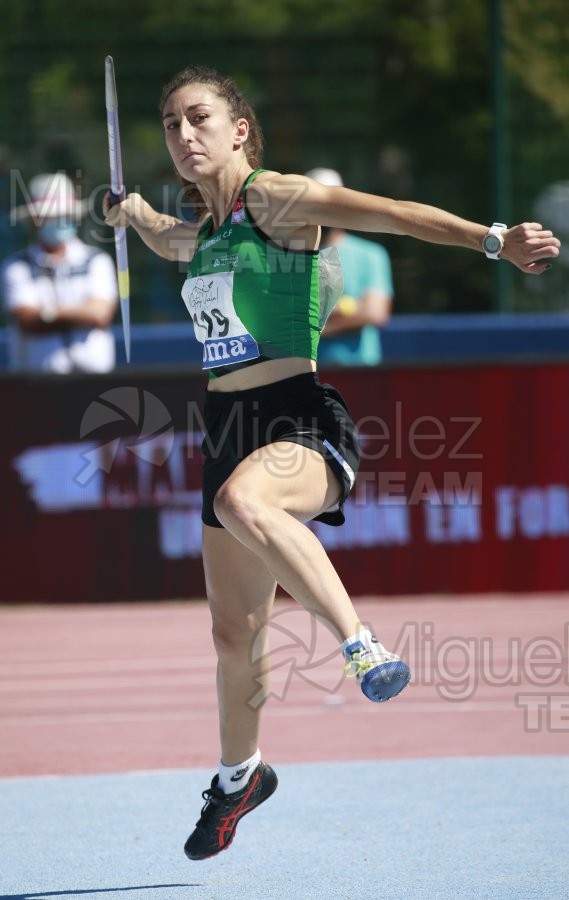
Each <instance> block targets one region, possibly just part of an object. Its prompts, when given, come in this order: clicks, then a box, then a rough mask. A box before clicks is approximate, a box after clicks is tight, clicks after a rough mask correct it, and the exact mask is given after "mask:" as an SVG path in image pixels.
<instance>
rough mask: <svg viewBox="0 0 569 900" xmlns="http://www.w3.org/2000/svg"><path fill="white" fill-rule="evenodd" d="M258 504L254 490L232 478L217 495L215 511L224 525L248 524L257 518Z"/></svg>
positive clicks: (214, 505)
mask: <svg viewBox="0 0 569 900" xmlns="http://www.w3.org/2000/svg"><path fill="white" fill-rule="evenodd" d="M256 507H257V503H256V500H255V495H254V492H253V491H252V490H247V488H246V487H245V485H242V484H241V483H240V482H239V481H233V480H232V479H231V478H230V479H229V480H228V481H226V482H225V484H222V486H221V487H220V488H219V490H218V492H217V493H216V495H215V498H214V501H213V509H214V512H215V515H216V516H217V518H218V519H219V521H220V522H221V524H222V525H225V526H226V527H230V525H231V523H232V522H233V523H241V524H244V525H246V524H248V523H250V522H252V521H253V520H254V518H255V510H256Z"/></svg>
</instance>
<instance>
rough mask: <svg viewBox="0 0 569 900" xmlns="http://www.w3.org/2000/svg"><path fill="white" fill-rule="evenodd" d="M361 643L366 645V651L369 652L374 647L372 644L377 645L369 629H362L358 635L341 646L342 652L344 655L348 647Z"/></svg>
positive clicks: (354, 635) (347, 639)
mask: <svg viewBox="0 0 569 900" xmlns="http://www.w3.org/2000/svg"><path fill="white" fill-rule="evenodd" d="M358 641H359V642H360V643H361V644H363V645H364V647H365V648H366V650H369V649H370V647H371V646H372V643H375V641H374V636H373V634H372V633H371V631H370V630H369V629H368V628H362V629H361V631H358V633H357V634H353V635H352V636H351V637H349V638H346V640H345V641H344V643H343V644H340V650H341V651H342V653H345V652H346V650H347V649H348V647H350V646H351V645H352V644H355V643H357V642H358Z"/></svg>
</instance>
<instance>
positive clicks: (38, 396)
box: [0, 364, 569, 603]
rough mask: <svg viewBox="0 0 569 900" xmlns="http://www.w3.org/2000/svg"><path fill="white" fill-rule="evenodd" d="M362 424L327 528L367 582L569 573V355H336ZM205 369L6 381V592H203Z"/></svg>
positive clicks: (328, 375) (41, 597) (551, 577)
mask: <svg viewBox="0 0 569 900" xmlns="http://www.w3.org/2000/svg"><path fill="white" fill-rule="evenodd" d="M321 378H322V380H323V381H326V380H329V381H331V382H333V384H334V385H335V386H336V387H337V388H339V389H340V391H341V392H342V393H343V394H344V396H345V398H346V400H347V401H348V404H349V406H350V409H351V411H352V415H353V418H354V419H355V421H356V423H357V424H358V427H359V433H360V440H361V446H362V456H363V459H362V467H361V471H360V473H359V476H358V479H357V482H356V486H355V488H354V490H353V492H352V495H351V497H350V498H349V500H348V502H347V504H346V525H345V526H343V527H342V528H331V527H329V526H325V525H322V524H320V523H318V524H316V525H315V526H314V528H315V531H316V533H317V534H318V536H319V538H320V539H321V540H322V542H323V543H324V545H325V547H326V548H327V550H328V551H329V553H330V554H331V556H332V558H333V561H334V563H335V565H336V566H337V568H338V571H339V572H340V575H341V576H342V578H343V579H344V581H345V583H346V586H347V588H348V590H349V591H350V592H351V593H353V594H354V595H356V594H408V593H425V592H445V593H449V594H451V593H463V592H485V591H539V590H566V589H567V588H568V587H569V465H568V462H567V454H568V449H569V416H568V414H567V398H568V396H569V366H566V365H535V364H532V365H527V366H524V365H515V366H497V365H480V366H476V367H472V366H469V367H459V366H455V367H440V368H413V369H379V370H373V371H369V370H363V369H362V370H335V371H333V372H332V371H329V372H324V373H322V375H321ZM204 387H205V384H204V380H203V378H202V377H201V376H200V375H194V374H188V373H185V372H179V373H178V372H176V373H175V372H168V373H161V374H155V373H148V372H138V373H137V372H135V371H133V372H132V373H128V374H127V375H125V374H124V373H123V372H120V373H116V374H114V375H112V376H90V377H80V378H79V377H77V378H75V377H69V378H31V377H30V378H25V377H18V378H5V379H3V380H2V381H1V382H0V396H1V397H2V406H3V421H4V428H3V438H2V445H1V446H0V479H1V482H0V483H1V489H2V499H3V504H2V505H3V516H2V517H1V519H0V536H1V541H2V550H1V558H0V599H1V601H3V602H12V603H17V602H79V601H115V600H129V599H146V598H148V599H150V598H161V597H162V598H175V597H203V596H204V582H203V575H202V570H201V557H200V552H201V538H200V533H201V520H200V505H201V500H200V483H201V474H200V473H201V451H200V444H201V439H202V415H201V410H202V398H203V391H204Z"/></svg>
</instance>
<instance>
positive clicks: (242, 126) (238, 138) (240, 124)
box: [234, 119, 249, 150]
mask: <svg viewBox="0 0 569 900" xmlns="http://www.w3.org/2000/svg"><path fill="white" fill-rule="evenodd" d="M248 137H249V122H248V121H247V119H237V122H236V123H235V139H234V146H235V149H236V150H237V148H238V147H242V146H243V144H244V143H245V141H246V140H247V138H248Z"/></svg>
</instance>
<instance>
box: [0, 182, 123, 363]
mask: <svg viewBox="0 0 569 900" xmlns="http://www.w3.org/2000/svg"><path fill="white" fill-rule="evenodd" d="M26 201H27V202H26V203H25V204H24V205H23V206H19V207H16V208H15V209H13V210H12V221H13V222H17V221H20V220H24V219H25V220H27V221H29V222H30V223H31V225H32V227H33V228H34V239H33V241H32V243H31V244H30V245H29V246H28V247H26V249H25V250H23V251H22V252H20V253H16V254H14V255H13V256H10V257H8V259H6V260H5V262H4V264H3V266H2V269H1V271H0V288H1V291H2V295H3V298H4V303H5V307H6V310H7V313H8V315H9V318H10V344H9V359H10V368H11V370H12V371H20V372H22V371H27V372H29V371H36V372H50V373H56V374H60V375H66V374H69V373H71V372H109V371H111V370H112V369H113V368H114V365H115V343H114V338H113V335H112V332H111V330H110V328H109V326H110V324H111V321H112V319H113V316H114V313H115V310H116V307H117V300H118V289H117V279H116V273H115V268H114V263H113V261H112V259H111V257H110V256H109V254H108V253H105V252H102V251H100V250H98V249H97V248H95V247H91V246H89V245H88V244H85V243H84V242H83V241H82V240H80V238H79V237H78V236H77V226H78V222H79V220H80V218H81V216H82V215H84V214H85V212H86V209H87V207H88V201H86V200H79V199H78V198H77V196H76V193H75V189H74V186H73V183H72V182H71V180H70V179H69V178H68V177H67V176H66V175H65V174H63V173H62V172H58V173H55V174H47V175H37V176H35V177H34V178H32V179H31V181H30V185H29V192H28V196H27V197H26Z"/></svg>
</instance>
